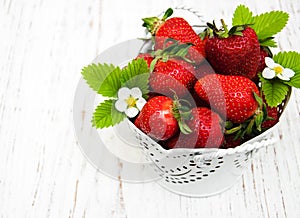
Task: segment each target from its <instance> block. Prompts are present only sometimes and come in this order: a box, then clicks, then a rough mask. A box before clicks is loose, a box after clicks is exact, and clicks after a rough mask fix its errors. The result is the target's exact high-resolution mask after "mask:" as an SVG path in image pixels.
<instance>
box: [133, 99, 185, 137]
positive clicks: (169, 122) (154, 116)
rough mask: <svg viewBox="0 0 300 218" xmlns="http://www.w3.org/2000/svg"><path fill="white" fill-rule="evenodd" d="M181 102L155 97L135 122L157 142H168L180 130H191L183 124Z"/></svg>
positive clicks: (149, 101) (145, 106)
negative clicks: (180, 109) (180, 110)
mask: <svg viewBox="0 0 300 218" xmlns="http://www.w3.org/2000/svg"><path fill="white" fill-rule="evenodd" d="M179 108H180V105H179V102H177V101H173V100H172V99H171V98H169V97H166V96H155V97H153V98H151V99H150V100H148V102H147V103H146V104H145V105H144V107H143V108H142V110H141V112H140V114H139V115H138V117H137V118H136V120H135V121H134V124H135V126H136V127H137V128H139V129H140V130H142V131H143V132H144V133H146V134H147V135H149V136H150V137H152V138H154V139H156V140H167V139H169V138H171V137H172V136H174V135H175V134H176V133H177V132H178V131H179V129H180V130H181V131H182V132H184V133H188V132H189V131H190V130H189V129H188V128H186V126H185V125H184V123H182V117H181V115H180V112H179Z"/></svg>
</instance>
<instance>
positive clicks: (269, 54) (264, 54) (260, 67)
mask: <svg viewBox="0 0 300 218" xmlns="http://www.w3.org/2000/svg"><path fill="white" fill-rule="evenodd" d="M272 56H273V55H272V52H271V50H270V49H269V48H268V47H262V46H261V47H260V56H259V63H258V67H257V74H256V75H255V77H254V78H252V79H251V80H252V81H254V82H255V83H256V84H258V83H259V77H258V73H261V72H262V71H263V70H264V69H265V68H266V66H267V65H266V63H265V58H266V57H272Z"/></svg>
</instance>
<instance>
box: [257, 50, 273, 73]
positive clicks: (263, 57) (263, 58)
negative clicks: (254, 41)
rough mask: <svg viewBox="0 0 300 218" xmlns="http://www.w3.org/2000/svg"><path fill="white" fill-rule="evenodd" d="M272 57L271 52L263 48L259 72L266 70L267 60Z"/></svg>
mask: <svg viewBox="0 0 300 218" xmlns="http://www.w3.org/2000/svg"><path fill="white" fill-rule="evenodd" d="M266 57H270V55H269V52H268V50H267V49H266V48H263V47H261V48H260V51H259V63H258V67H257V72H262V71H263V70H264V69H265V68H266V66H267V65H266V63H265V58H266Z"/></svg>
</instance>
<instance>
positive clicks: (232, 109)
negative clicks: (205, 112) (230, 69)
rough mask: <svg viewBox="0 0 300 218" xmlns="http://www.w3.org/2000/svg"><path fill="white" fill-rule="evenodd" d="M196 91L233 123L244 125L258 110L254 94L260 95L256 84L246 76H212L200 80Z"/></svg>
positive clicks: (195, 87)
mask: <svg viewBox="0 0 300 218" xmlns="http://www.w3.org/2000/svg"><path fill="white" fill-rule="evenodd" d="M194 89H195V91H196V92H197V94H198V95H199V97H200V98H202V99H203V100H205V101H206V102H207V103H209V104H210V106H211V107H212V108H213V109H214V110H216V111H217V112H219V113H220V114H221V115H222V116H223V117H224V118H226V119H227V120H230V121H232V122H233V123H242V122H244V121H246V120H247V119H248V118H250V117H251V116H252V115H254V113H255V112H256V110H257V108H258V103H257V100H256V99H255V96H254V93H256V94H257V95H259V91H258V88H257V86H256V84H255V83H254V82H252V81H251V80H250V79H248V78H246V77H244V76H229V75H221V74H210V75H207V76H205V77H203V78H201V79H199V80H198V81H197V82H196V84H195V86H194Z"/></svg>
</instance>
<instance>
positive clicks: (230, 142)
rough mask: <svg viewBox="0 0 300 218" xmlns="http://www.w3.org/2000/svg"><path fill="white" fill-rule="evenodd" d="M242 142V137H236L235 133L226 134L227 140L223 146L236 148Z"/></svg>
mask: <svg viewBox="0 0 300 218" xmlns="http://www.w3.org/2000/svg"><path fill="white" fill-rule="evenodd" d="M241 144H242V140H241V139H240V138H238V139H235V135H234V134H232V135H225V140H224V142H223V144H222V148H235V147H237V146H239V145H241Z"/></svg>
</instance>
